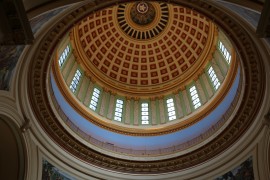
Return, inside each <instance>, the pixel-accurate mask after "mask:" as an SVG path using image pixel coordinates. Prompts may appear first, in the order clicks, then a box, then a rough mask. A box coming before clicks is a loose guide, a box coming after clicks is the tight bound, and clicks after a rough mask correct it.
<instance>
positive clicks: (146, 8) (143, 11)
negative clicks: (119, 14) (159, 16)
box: [130, 2, 156, 25]
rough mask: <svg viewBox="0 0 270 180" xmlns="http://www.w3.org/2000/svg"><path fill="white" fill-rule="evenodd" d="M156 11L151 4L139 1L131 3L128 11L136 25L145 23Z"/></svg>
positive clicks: (150, 19)
mask: <svg viewBox="0 0 270 180" xmlns="http://www.w3.org/2000/svg"><path fill="white" fill-rule="evenodd" d="M155 15H156V11H155V8H154V6H153V5H152V4H150V3H146V2H139V3H136V4H134V5H133V7H132V8H131V11H130V16H131V19H132V21H133V22H134V23H136V24H138V25H147V24H150V23H151V22H153V20H154V19H155Z"/></svg>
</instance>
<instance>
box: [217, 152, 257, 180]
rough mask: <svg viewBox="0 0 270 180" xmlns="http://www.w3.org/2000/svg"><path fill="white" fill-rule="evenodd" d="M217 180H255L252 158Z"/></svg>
mask: <svg viewBox="0 0 270 180" xmlns="http://www.w3.org/2000/svg"><path fill="white" fill-rule="evenodd" d="M215 180H254V173H253V163H252V157H249V158H248V159H247V160H246V161H245V162H243V163H242V164H240V165H239V166H238V167H236V168H234V169H233V170H231V171H229V172H227V173H226V174H224V175H222V176H220V177H218V178H216V179H215Z"/></svg>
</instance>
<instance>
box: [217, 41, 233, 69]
mask: <svg viewBox="0 0 270 180" xmlns="http://www.w3.org/2000/svg"><path fill="white" fill-rule="evenodd" d="M218 47H219V50H220V52H221V54H222V55H223V56H224V58H225V60H226V61H227V63H228V64H230V63H231V58H232V57H231V54H230V53H229V51H228V50H227V49H226V47H225V46H224V44H223V43H222V42H221V41H219V44H218Z"/></svg>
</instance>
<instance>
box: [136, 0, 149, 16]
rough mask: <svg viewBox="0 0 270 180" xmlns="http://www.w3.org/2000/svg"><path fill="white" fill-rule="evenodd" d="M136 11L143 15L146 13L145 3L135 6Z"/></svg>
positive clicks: (146, 6)
mask: <svg viewBox="0 0 270 180" xmlns="http://www.w3.org/2000/svg"><path fill="white" fill-rule="evenodd" d="M137 11H138V12H139V13H141V14H145V13H147V11H148V5H147V3H145V2H140V3H138V4H137Z"/></svg>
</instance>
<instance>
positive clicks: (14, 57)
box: [0, 45, 24, 91]
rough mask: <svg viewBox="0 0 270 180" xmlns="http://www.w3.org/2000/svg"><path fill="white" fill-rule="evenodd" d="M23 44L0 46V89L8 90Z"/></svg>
mask: <svg viewBox="0 0 270 180" xmlns="http://www.w3.org/2000/svg"><path fill="white" fill-rule="evenodd" d="M23 48H24V46H23V45H20V46H0V90H6V91H8V90H9V88H10V80H11V78H12V76H13V71H14V68H15V66H16V64H17V62H18V59H19V57H20V55H21V53H22V51H23Z"/></svg>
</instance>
